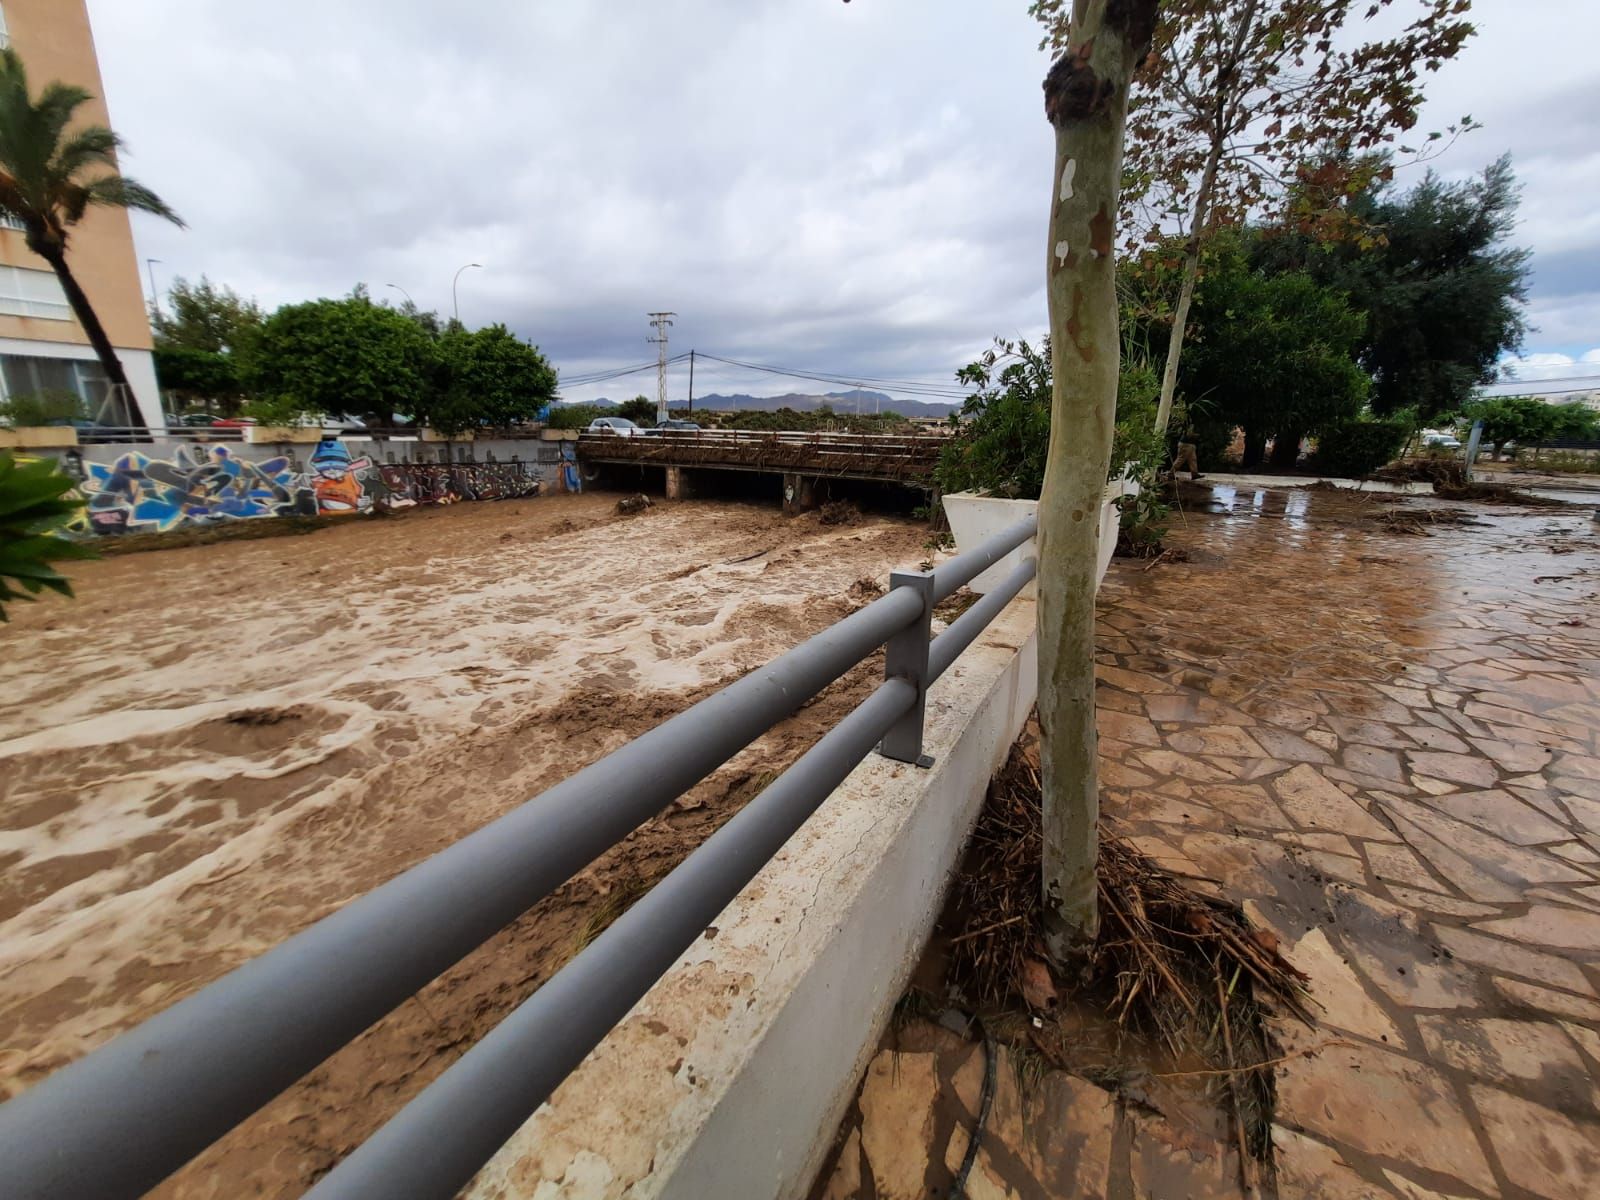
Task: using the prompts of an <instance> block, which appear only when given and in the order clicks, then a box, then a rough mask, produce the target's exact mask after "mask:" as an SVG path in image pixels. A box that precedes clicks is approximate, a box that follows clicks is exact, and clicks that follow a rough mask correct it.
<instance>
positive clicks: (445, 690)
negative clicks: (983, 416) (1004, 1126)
mask: <svg viewBox="0 0 1600 1200" xmlns="http://www.w3.org/2000/svg"><path fill="white" fill-rule="evenodd" d="M615 502H616V497H615V496H604V495H594V496H574V497H554V498H550V499H541V500H534V501H507V502H502V503H496V504H467V505H460V506H457V507H453V508H449V509H440V510H415V511H413V512H410V513H407V514H405V515H403V516H400V517H395V518H391V519H387V520H379V519H359V520H357V519H352V520H351V522H350V524H349V525H348V526H342V527H338V528H334V529H330V530H325V531H319V532H317V533H314V534H311V535H308V536H303V537H285V538H276V539H270V540H262V541H248V542H231V543H222V544H216V545H209V546H197V547H191V548H185V549H175V550H164V551H158V552H153V553H145V554H134V555H127V556H123V557H119V558H114V559H107V560H104V561H100V562H93V563H87V564H84V565H82V566H77V567H75V569H74V570H73V572H72V574H73V579H74V582H75V585H76V587H77V591H78V598H77V599H76V600H75V601H67V600H64V599H60V598H56V597H51V598H49V599H47V600H46V601H44V602H42V603H39V604H25V605H18V606H16V607H15V608H14V610H13V612H12V621H11V624H10V625H8V626H4V627H0V697H3V698H4V699H3V708H0V866H3V867H4V870H3V872H0V1030H4V1036H3V1038H0V1095H6V1094H11V1093H14V1092H16V1091H19V1090H21V1089H22V1088H24V1087H26V1086H28V1085H29V1084H31V1083H33V1082H36V1081H37V1080H38V1079H40V1078H42V1077H43V1076H44V1075H45V1074H47V1073H48V1072H50V1071H51V1070H53V1069H54V1068H56V1067H58V1066H60V1065H62V1064H64V1063H66V1062H68V1061H70V1060H72V1059H74V1058H76V1057H78V1056H80V1055H82V1054H83V1053H85V1052H86V1051H87V1050H89V1049H91V1048H92V1047H94V1046H96V1045H98V1044H99V1043H101V1042H104V1041H105V1040H106V1039H108V1038H109V1037H111V1036H112V1035H113V1034H115V1033H116V1032H118V1031H119V1030H122V1029H125V1028H127V1027H128V1026H129V1025H131V1024H133V1023H135V1022H137V1021H138V1020H140V1019H142V1018H144V1017H147V1016H150V1015H151V1014H153V1013H155V1012H157V1011H159V1010H161V1009H163V1008H165V1007H167V1006H168V1005H170V1004H172V1003H173V1002H174V1001H176V1000H178V999H180V998H182V997H183V996H186V995H188V994H190V993H191V992H193V991H194V990H196V988H198V987H200V986H201V985H203V984H204V983H206V982H208V981H209V980H211V979H214V978H216V977H217V976H218V975H220V974H222V973H223V972H224V971H226V970H228V969H229V968H231V967H233V966H236V965H238V964H239V963H241V962H243V961H245V960H246V959H248V958H250V957H252V956H254V955H256V954H259V953H261V952H262V951H264V950H266V949H268V948H270V947H271V946H273V945H275V944H276V943H278V942H280V941H282V940H283V939H284V938H285V937H287V936H288V935H290V934H292V933H294V932H296V931H297V930H299V929H302V928H304V927H305V926H306V925H308V924H310V923H311V922H312V921H314V920H316V919H317V918H319V917H321V916H323V915H325V914H326V913H328V912H330V911H332V910H333V909H334V908H336V907H338V906H339V905H341V904H344V903H345V902H347V901H349V900H351V899H353V898H355V897H357V896H359V895H361V894H363V893H365V892H367V891H369V890H370V889H371V888H373V887H374V886H376V885H378V884H380V883H382V882H384V881H385V880H386V879H389V878H390V877H392V876H393V875H395V874H396V873H398V872H400V871H402V870H404V869H405V868H406V867H409V866H411V865H412V864H414V863H416V862H418V861H420V860H421V859H423V858H425V857H426V856H428V855H429V854H432V853H433V852H435V851H437V850H439V849H441V848H442V847H444V846H446V845H448V844H449V843H450V842H452V841H454V840H456V839H457V838H459V837H461V836H462V835H464V834H466V833H468V832H470V831H472V830H474V829H476V828H478V827H479V826H481V825H483V824H485V823H486V822H488V821H490V820H492V819H494V818H495V817H497V816H499V815H501V814H502V813H504V812H506V811H507V810H508V809H510V808H511V807H512V806H514V805H516V804H517V803H519V802H520V801H522V800H525V799H527V798H528V797H530V796H532V795H534V794H536V793H537V792H539V791H541V790H542V789H543V788H545V787H548V786H549V785H550V784H552V783H554V782H556V781H557V780H559V779H562V778H564V777H565V776H567V775H569V774H571V773H572V772H573V771H575V770H577V769H578V768H579V767H581V766H583V765H584V764H586V763H588V762H591V761H593V760H594V759H596V758H599V757H600V756H601V755H603V754H605V753H606V752H608V751H610V750H613V749H615V748H616V747H617V746H619V745H621V744H622V743H623V742H624V741H626V740H627V739H628V738H630V737H632V736H635V735H637V734H639V733H641V732H643V731H644V730H646V729H649V728H651V727H653V726H654V725H656V724H658V723H659V722H660V721H661V720H662V719H664V718H665V717H667V716H670V715H672V714H673V713H675V712H678V711H680V710H681V709H683V708H685V707H687V706H688V705H689V704H690V703H692V702H693V701H694V700H695V699H697V698H699V697H700V696H701V695H703V694H705V693H706V692H708V691H710V690H711V689H714V688H715V687H717V686H719V685H721V684H722V683H724V682H727V681H731V680H732V679H734V678H737V677H738V676H739V675H741V674H743V673H744V672H745V671H747V670H748V669H750V668H751V667H754V666H757V665H759V664H760V663H762V662H765V661H766V660H767V659H769V658H771V657H773V656H774V655H776V654H778V653H780V652H782V651H783V650H786V649H788V648H789V647H790V646H792V645H794V644H795V643H796V642H797V641H799V640H801V639H802V638H804V637H805V636H807V635H808V634H810V633H812V632H814V631H816V630H818V629H821V628H822V627H824V626H826V625H828V624H830V623H832V622H833V621H835V620H837V619H838V618H839V617H840V616H842V615H844V614H845V613H847V612H848V611H850V610H851V609H852V608H854V607H857V606H859V604H861V603H862V602H864V600H865V599H869V598H870V597H871V595H872V594H873V590H872V588H871V587H870V586H868V584H869V583H870V582H871V581H874V580H876V581H878V582H880V583H881V582H883V581H886V579H887V576H888V572H889V571H890V569H891V568H896V567H904V566H915V565H916V564H917V563H918V562H919V560H921V559H922V558H923V557H924V555H925V553H926V551H925V549H924V542H925V541H926V539H927V536H928V535H927V530H926V527H925V526H924V525H920V524H916V523H912V522H909V521H901V520H896V519H893V518H877V517H867V518H863V519H862V520H861V521H859V522H857V523H854V524H842V525H835V526H824V525H822V524H820V523H819V521H818V518H817V516H816V514H811V515H808V516H804V517H800V518H795V519H785V518H784V517H782V516H781V515H780V514H779V513H778V512H777V511H776V509H775V508H773V507H760V506H755V505H739V504H724V503H710V502H706V503H699V502H697V503H693V504H684V505H673V506H657V507H656V508H653V509H650V510H648V511H647V512H645V513H643V514H641V515H638V516H635V517H627V518H624V517H618V516H617V515H616V514H615V512H614V507H615ZM863 580H866V581H868V582H867V583H863V582H861V581H863ZM875 672H881V663H880V664H871V663H869V664H866V665H865V666H863V667H862V668H858V669H857V670H856V671H855V672H852V673H851V674H850V675H849V676H847V677H846V678H845V679H844V680H842V681H841V682H840V683H839V684H837V685H835V687H834V688H833V689H832V690H831V691H830V692H829V693H826V694H825V695H824V696H823V697H822V698H821V699H820V700H819V701H817V702H816V703H815V704H813V705H812V706H810V707H809V708H807V709H806V710H804V711H803V712H802V713H801V714H800V715H799V716H797V717H796V718H795V719H793V720H792V721H790V722H788V723H787V724H785V725H784V726H781V727H780V728H778V729H777V730H775V731H773V733H771V734H769V735H768V736H767V737H765V738H763V739H762V740H761V741H760V742H758V743H757V744H756V746H754V747H752V748H751V749H750V750H748V751H746V752H745V753H743V754H741V755H740V756H738V757H737V758H736V759H734V760H733V761H732V762H731V763H730V764H729V765H728V766H727V767H725V768H724V769H723V770H721V771H719V772H717V773H716V774H715V775H714V776H712V777H711V778H710V779H708V780H707V781H705V782H704V783H702V784H700V785H699V786H697V787H696V788H695V789H694V790H693V791H691V792H690V793H688V794H687V795H686V796H685V797H684V798H683V799H682V800H680V801H679V802H678V803H677V804H675V805H673V806H672V807H671V808H670V809H669V810H668V811H667V812H666V813H664V814H663V815H662V816H661V817H659V818H657V819H656V820H654V821H652V822H651V823H650V824H649V825H647V826H646V827H645V828H644V829H643V830H642V831H641V832H640V833H639V834H637V835H635V837H634V838H633V839H632V840H631V841H630V842H629V843H628V844H627V845H625V846H624V847H622V848H620V849H619V850H617V851H613V852H612V853H611V854H608V855H607V856H606V857H605V858H603V859H602V860H600V862H598V863H597V864H596V865H595V866H594V867H593V868H591V869H590V870H589V871H587V872H585V873H584V875H583V876H581V877H580V878H578V879H576V880H574V881H573V882H572V883H570V884H568V885H567V886H566V887H564V888H563V889H561V891H560V892H559V893H558V894H557V895H555V896H553V897H551V898H550V899H549V900H547V901H546V902H544V903H542V904H540V905H539V906H537V907H536V908H535V909H534V910H533V911H532V912H531V913H530V914H529V915H528V916H527V917H526V918H525V919H523V920H521V921H519V922H518V923H516V924H515V925H514V926H512V927H511V928H509V929H508V930H506V931H505V932H503V933H502V934H500V935H499V936H498V937H497V938H496V939H495V940H494V941H493V942H492V943H490V944H489V945H488V946H487V947H485V948H484V949H483V950H481V951H480V952H478V953H476V954H474V955H472V956H471V957H469V958H468V959H466V960H464V961H463V962H462V963H461V964H459V965H458V966H457V967H455V968H453V969H452V970H451V971H449V972H448V973H447V974H446V975H445V976H443V977H442V978H441V979H439V980H438V981H436V982H435V983H433V984H431V985H430V986H429V987H427V988H425V989H423V991H422V992H421V993H419V994H418V996H417V997H416V999H415V1000H414V1001H413V1002H410V1003H408V1004H406V1005H404V1006H402V1008H401V1009H400V1010H398V1011H397V1012H396V1013H395V1014H393V1015H392V1016H391V1017H389V1018H387V1019H386V1020H385V1021H383V1022H382V1023H380V1024H379V1025H378V1026H376V1027H375V1028H374V1029H373V1030H371V1031H369V1032H368V1033H367V1034H365V1035H364V1036H363V1037H362V1038H361V1039H359V1040H358V1041H357V1042H356V1043H354V1044H353V1045H352V1046H350V1047H349V1048H347V1049H346V1050H345V1051H343V1052H342V1053H341V1054H339V1055H337V1056H336V1057H335V1058H334V1059H332V1060H330V1062H329V1063H327V1064H325V1065H324V1066H323V1067H321V1068H319V1069H318V1070H317V1071H315V1072H313V1073H312V1074H311V1075H310V1076H308V1077H307V1079H306V1080H304V1081H302V1083H301V1084H299V1085H297V1086H296V1087H295V1088H294V1089H292V1090H291V1091H290V1092H288V1093H286V1094H285V1095H284V1096H283V1097H282V1098H280V1099H279V1100H278V1101H276V1102H274V1103H273V1104H272V1105H270V1106H269V1107H268V1108H267V1109H265V1110H263V1112H262V1113H260V1114H258V1115H257V1117H255V1118H253V1119H252V1120H251V1121H249V1122H247V1123H246V1124H245V1125H244V1126H242V1127H241V1128H240V1129H239V1130H238V1131H236V1132H235V1133H234V1134H233V1135H230V1137H229V1138H227V1139H225V1140H224V1141H223V1142H222V1143H220V1144H219V1146H218V1147H216V1148H214V1149H213V1150H212V1151H211V1152H209V1153H208V1154H207V1155H206V1156H205V1157H204V1158H202V1159H201V1160H199V1161H198V1162H197V1163H196V1164H194V1165H193V1166H192V1167H191V1168H188V1169H186V1170H185V1171H183V1172H181V1173H180V1174H179V1175H178V1176H177V1177H175V1179H174V1180H172V1181H169V1183H168V1184H166V1185H164V1186H163V1187H162V1188H161V1189H159V1190H158V1192H157V1194H158V1195H163V1196H184V1197H192V1196H193V1197H198V1196H215V1197H234V1196H240V1195H246V1194H248V1195H251V1196H290V1195H299V1194H300V1193H301V1191H302V1190H304V1188H305V1186H307V1184H309V1183H310V1182H311V1181H312V1180H314V1179H315V1178H316V1177H317V1176H318V1175H320V1174H321V1173H322V1172H324V1171H326V1170H327V1169H328V1168H329V1167H330V1166H331V1165H332V1164H333V1163H334V1162H335V1161H337V1159H338V1158H339V1157H340V1156H341V1155H342V1154H344V1153H346V1152H348V1150H349V1149H350V1148H351V1147H352V1146H353V1145H354V1144H356V1143H357V1142H358V1141H359V1140H360V1139H361V1138H363V1137H365V1136H366V1135H367V1134H368V1133H370V1132H371V1131H372V1130H373V1129H375V1128H376V1127H377V1126H378V1125H379V1124H380V1123H381V1122H382V1121H383V1120H384V1119H385V1118H386V1117H388V1116H389V1115H391V1114H392V1113H393V1112H394V1111H396V1110H397V1109H398V1108H399V1107H400V1106H401V1105H402V1104H403V1103H404V1102H405V1101H406V1100H407V1099H409V1098H410V1097H411V1096H412V1095H414V1094H415V1093H416V1092H417V1091H419V1090H420V1089H421V1088H422V1087H423V1086H424V1085H425V1084H427V1083H428V1082H429V1081H430V1080H431V1079H432V1078H434V1077H435V1076H436V1075H437V1074H438V1073H439V1072H440V1071H442V1070H443V1069H444V1068H445V1067H446V1066H448V1065H449V1063H450V1062H451V1061H453V1060H454V1058H456V1057H458V1056H459V1055H460V1054H461V1053H462V1052H463V1051H464V1050H465V1049H466V1047H467V1046H469V1045H470V1044H471V1043H472V1041H473V1040H475V1039H476V1038H477V1037H478V1036H480V1035H481V1034H482V1033H483V1032H484V1031H485V1030H487V1029H488V1028H490V1027H491V1026H492V1025H493V1024H494V1023H495V1022H496V1021H498V1020H499V1019H500V1017H502V1016H503V1015H504V1014H505V1013H506V1012H508V1011H509V1010H510V1009H511V1007H513V1006H514V1005H515V1004H516V1003H518V1002H520V1001H521V1000H522V999H523V998H525V997H526V996H527V995H528V994H530V993H531V992H532V991H533V990H534V989H535V988H536V987H537V986H538V985H539V983H541V982H542V981H543V980H544V979H545V978H547V977H548V975H549V974H550V973H551V972H552V971H553V970H554V969H555V968H556V967H558V966H559V965H560V964H561V962H563V961H564V960H565V959H566V958H568V957H570V955H571V954H572V953H573V952H574V951H575V950H576V949H577V948H578V947H579V946H580V945H581V944H582V942H583V940H584V939H585V938H586V937H589V936H592V935H593V933H594V932H595V931H596V930H597V929H599V928H602V927H603V924H604V922H605V921H606V920H608V919H609V917H611V916H614V915H615V913H616V912H617V911H618V910H619V909H620V907H621V906H622V905H623V904H624V903H625V902H626V901H627V900H628V899H630V898H631V897H632V896H633V895H636V894H637V892H638V891H639V890H640V889H642V888H643V887H644V886H646V885H647V884H648V883H650V882H652V881H653V880H654V879H655V878H657V877H659V875H660V874H662V873H663V872H664V871H666V870H667V869H669V868H670V867H671V866H672V865H673V864H674V863H676V862H677V861H678V860H679V859H681V858H682V856H683V855H684V854H685V853H687V851H688V850H689V849H690V848H692V847H693V846H694V845H696V844H698V843H699V841H700V840H702V839H703V838H704V837H705V836H706V835H707V834H708V833H709V832H710V831H711V830H713V829H715V828H716V827H717V826H718V825H719V824H720V823H721V822H722V821H723V820H725V819H726V818H727V817H728V816H730V815H732V813H733V812H735V811H737V809H738V807H739V806H740V805H741V804H743V803H744V801H745V800H747V799H748V798H749V797H750V796H751V795H753V794H755V792H757V791H759V789H760V787H761V786H763V785H764V783H765V781H766V780H767V779H768V778H770V776H771V773H772V772H773V771H774V770H778V769H781V768H782V766H784V765H785V764H786V763H787V762H789V761H791V760H792V759H793V758H794V757H795V756H796V755H797V754H798V753H799V752H800V751H801V750H802V749H803V748H804V747H805V746H806V745H808V744H809V743H810V741H812V740H814V738H815V737H816V736H817V733H818V731H819V730H820V729H822V728H824V727H825V726H826V724H827V723H828V722H829V721H830V720H831V719H833V718H834V717H835V716H837V715H838V713H839V712H840V711H842V709H843V707H844V706H845V705H847V704H849V703H853V700H854V698H858V697H859V696H862V695H864V694H865V691H866V690H867V689H868V688H869V687H870V686H871V684H872V682H873V678H872V677H873V675H874V673H875ZM245 1180H248V1181H249V1183H248V1185H246V1184H245V1183H244V1181H245ZM3 1190H4V1188H3V1185H0V1191H3Z"/></svg>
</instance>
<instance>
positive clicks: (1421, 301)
mask: <svg viewBox="0 0 1600 1200" xmlns="http://www.w3.org/2000/svg"><path fill="white" fill-rule="evenodd" d="M1517 198H1518V193H1517V183H1516V176H1515V174H1514V172H1513V171H1512V168H1511V160H1510V158H1509V157H1503V158H1501V159H1499V160H1498V161H1497V162H1495V163H1493V164H1492V165H1491V166H1489V167H1488V168H1487V169H1485V171H1484V172H1483V174H1482V176H1480V177H1479V178H1476V179H1468V180H1464V181H1462V182H1459V183H1454V184H1449V183H1445V182H1443V181H1442V180H1440V179H1439V178H1438V177H1437V176H1435V175H1433V174H1432V173H1431V172H1430V173H1429V174H1428V175H1427V176H1426V177H1425V178H1424V179H1423V180H1422V181H1421V182H1420V183H1419V184H1417V186H1416V187H1414V188H1412V189H1411V190H1410V191H1408V192H1404V193H1398V194H1393V195H1391V194H1388V192H1387V189H1385V188H1383V187H1378V188H1375V189H1373V190H1369V191H1365V192H1362V193H1360V194H1358V195H1356V196H1355V197H1353V198H1352V199H1351V201H1350V204H1349V208H1350V211H1351V212H1352V214H1353V215H1354V219H1356V220H1358V221H1359V222H1360V223H1361V224H1362V225H1363V226H1364V227H1366V228H1369V229H1371V230H1373V231H1375V232H1376V234H1377V235H1378V236H1377V237H1376V238H1375V239H1374V240H1373V241H1372V242H1371V244H1370V245H1367V246H1364V247H1363V246H1361V245H1358V244H1355V243H1351V242H1326V241H1323V240H1321V239H1319V238H1317V237H1315V236H1311V235H1307V234H1305V233H1302V232H1299V231H1297V230H1295V229H1294V228H1292V227H1280V228H1278V229H1276V230H1274V231H1273V236H1271V237H1268V238H1265V239H1262V241H1261V243H1260V249H1261V253H1262V257H1263V260H1264V261H1265V262H1266V263H1268V265H1270V266H1276V267H1279V268H1288V269H1304V270H1307V271H1309V272H1311V273H1312V274H1313V275H1314V276H1316V277H1317V279H1319V280H1320V281H1322V282H1325V283H1328V284H1330V285H1332V286H1334V287H1337V288H1339V289H1341V290H1342V291H1344V292H1345V293H1346V294H1347V295H1348V296H1349V297H1350V302H1351V303H1352V304H1353V305H1354V306H1355V307H1356V308H1358V309H1360V310H1361V311H1362V312H1364V313H1365V314H1366V321H1367V328H1366V330H1365V332H1364V334H1363V337H1362V346H1361V355H1360V358H1361V363H1362V365H1363V366H1364V367H1365V368H1366V369H1367V371H1368V373H1369V374H1370V375H1371V376H1372V381H1373V385H1372V407H1373V409H1374V411H1376V412H1378V413H1380V414H1387V413H1393V412H1398V411H1400V410H1402V409H1407V408H1414V409H1416V410H1417V413H1418V415H1419V416H1420V417H1421V419H1422V420H1424V421H1428V420H1432V419H1434V418H1435V417H1437V416H1438V415H1440V414H1443V413H1449V412H1455V411H1458V410H1459V409H1460V408H1461V407H1462V406H1463V405H1465V404H1466V403H1467V401H1468V400H1469V399H1471V397H1472V392H1473V389H1474V388H1475V387H1476V386H1477V385H1479V384H1483V383H1488V382H1490V381H1491V380H1493V379H1494V378H1495V372H1496V367H1497V364H1498V362H1499V360H1500V358H1501V356H1502V355H1503V354H1505V353H1506V352H1508V351H1513V350H1516V349H1517V348H1518V347H1519V346H1520V345H1521V343H1522V338H1523V335H1524V333H1525V332H1526V330H1527V324H1526V321H1525V318H1524V316H1523V308H1522V302H1523V301H1524V300H1525V299H1526V298H1527V286H1528V270H1529V259H1530V255H1529V252H1528V251H1527V250H1523V249H1519V248H1517V247H1515V246H1512V245H1510V244H1509V241H1508V239H1509V238H1510V236H1511V233H1512V230H1513V229H1514V228H1515V226H1516V218H1517Z"/></svg>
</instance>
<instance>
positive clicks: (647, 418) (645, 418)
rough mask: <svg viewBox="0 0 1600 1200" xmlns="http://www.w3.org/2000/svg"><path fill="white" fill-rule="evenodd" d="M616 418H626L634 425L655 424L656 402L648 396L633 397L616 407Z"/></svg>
mask: <svg viewBox="0 0 1600 1200" xmlns="http://www.w3.org/2000/svg"><path fill="white" fill-rule="evenodd" d="M617 416H619V417H626V418H627V419H628V420H630V421H632V422H633V423H634V424H635V425H654V424H655V423H656V402H655V401H654V400H652V399H650V397H648V396H635V397H634V398H633V399H632V400H624V401H623V402H622V403H621V404H619V405H617Z"/></svg>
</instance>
